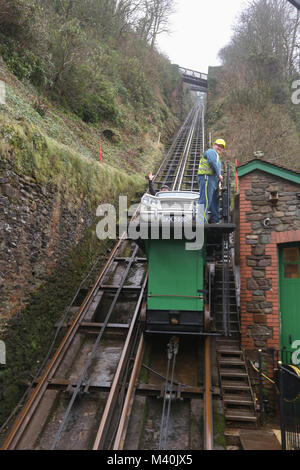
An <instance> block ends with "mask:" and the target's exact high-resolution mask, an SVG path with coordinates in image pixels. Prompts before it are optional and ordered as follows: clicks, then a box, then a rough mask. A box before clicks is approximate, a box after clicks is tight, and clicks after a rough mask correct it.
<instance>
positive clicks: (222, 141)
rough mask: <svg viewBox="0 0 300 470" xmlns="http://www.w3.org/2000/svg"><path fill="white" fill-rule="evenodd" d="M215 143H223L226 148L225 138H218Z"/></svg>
mask: <svg viewBox="0 0 300 470" xmlns="http://www.w3.org/2000/svg"><path fill="white" fill-rule="evenodd" d="M214 144H218V145H223V147H224V149H226V142H225V140H223V139H217V140H216V141H215V142H214Z"/></svg>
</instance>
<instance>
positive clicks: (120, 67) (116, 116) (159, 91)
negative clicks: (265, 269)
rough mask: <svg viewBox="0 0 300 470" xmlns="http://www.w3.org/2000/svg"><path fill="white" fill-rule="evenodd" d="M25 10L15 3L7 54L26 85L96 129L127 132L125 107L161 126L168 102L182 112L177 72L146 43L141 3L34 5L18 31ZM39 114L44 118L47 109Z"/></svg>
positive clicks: (8, 20) (8, 19) (104, 0)
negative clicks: (140, 27) (139, 21)
mask: <svg viewBox="0 0 300 470" xmlns="http://www.w3.org/2000/svg"><path fill="white" fill-rule="evenodd" d="M25 3H26V2H25V0H24V1H23V0H11V1H10V5H11V10H10V14H9V15H6V16H5V15H4V16H3V24H4V25H6V27H5V28H4V29H3V36H2V39H3V40H2V41H1V44H2V45H1V49H0V53H1V54H2V56H3V58H4V60H5V62H6V63H7V66H8V67H9V69H10V70H11V71H12V72H13V73H14V74H15V75H16V76H17V77H18V78H19V79H20V80H30V81H31V82H32V83H33V84H34V85H35V86H38V87H39V88H40V91H42V90H44V92H45V93H47V95H48V96H49V94H50V96H51V97H53V98H54V99H55V100H57V101H59V102H60V103H61V104H62V105H63V106H64V107H65V108H68V109H70V110H71V111H72V112H74V113H76V114H77V115H78V116H79V117H80V118H81V119H82V120H84V121H85V122H89V123H93V124H98V123H101V122H103V121H105V120H108V121H110V122H112V123H114V124H117V125H120V126H121V125H123V123H124V122H125V121H126V118H125V119H124V116H123V115H122V107H123V105H125V106H127V107H130V109H131V110H133V109H135V110H137V111H138V112H139V113H141V112H142V113H145V114H148V115H150V116H151V119H152V121H153V122H156V123H157V124H159V125H161V122H160V120H159V114H160V109H159V108H160V101H161V100H163V101H164V102H165V104H166V106H168V107H171V108H172V111H173V112H174V113H176V112H177V108H176V100H174V99H173V94H174V91H175V90H176V88H177V84H178V79H179V73H178V67H177V66H172V65H171V64H170V62H169V61H168V60H167V59H166V58H165V57H163V56H162V55H160V54H158V53H157V52H156V51H155V50H153V49H152V48H149V46H148V45H147V44H146V43H145V41H143V40H141V39H139V36H138V34H137V33H136V32H135V25H134V22H135V21H136V17H135V4H134V2H131V1H126V2H118V3H116V2H111V1H110V0H91V1H89V2H84V4H83V3H82V2H73V1H71V0H61V1H57V2H47V1H45V0H31V1H30V2H29V3H28V4H27V7H28V8H25V7H24V12H23V13H22V14H21V13H19V21H18V22H17V23H18V25H19V27H18V28H16V27H15V28H12V27H11V26H10V25H11V24H12V22H13V13H16V12H19V10H20V9H21V7H22V6H24V5H25ZM31 21H32V24H31ZM0 22H1V7H0ZM20 32H21V34H20ZM36 110H37V111H38V112H39V113H40V114H41V115H44V111H45V110H44V109H43V107H42V106H39V105H37V108H36Z"/></svg>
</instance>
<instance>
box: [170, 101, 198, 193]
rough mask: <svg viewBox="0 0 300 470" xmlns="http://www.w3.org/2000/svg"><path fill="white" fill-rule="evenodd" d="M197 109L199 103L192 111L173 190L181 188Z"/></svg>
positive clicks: (196, 117)
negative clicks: (191, 118) (192, 114)
mask: <svg viewBox="0 0 300 470" xmlns="http://www.w3.org/2000/svg"><path fill="white" fill-rule="evenodd" d="M199 109H200V107H199V105H197V106H195V111H194V116H193V120H192V123H191V127H190V129H189V132H188V136H187V139H186V143H185V147H184V150H183V152H182V157H181V160H180V162H179V165H178V172H177V176H176V178H175V180H174V183H173V188H172V189H173V191H174V190H179V189H180V188H181V185H182V180H183V175H184V171H185V168H186V164H187V161H188V155H189V153H190V149H191V144H192V138H193V135H194V132H195V128H196V123H197V119H198V113H199Z"/></svg>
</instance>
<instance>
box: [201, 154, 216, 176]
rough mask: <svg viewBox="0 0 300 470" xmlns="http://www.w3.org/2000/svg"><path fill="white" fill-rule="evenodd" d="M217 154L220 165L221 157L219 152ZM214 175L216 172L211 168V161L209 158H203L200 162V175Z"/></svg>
mask: <svg viewBox="0 0 300 470" xmlns="http://www.w3.org/2000/svg"><path fill="white" fill-rule="evenodd" d="M215 152H216V151H215ZM216 154H217V163H219V161H220V156H219V154H218V153H217V152H216ZM214 174H215V172H214V170H213V168H212V167H211V166H210V164H209V161H208V160H207V158H205V157H204V156H203V157H202V158H201V160H200V163H199V167H198V175H214Z"/></svg>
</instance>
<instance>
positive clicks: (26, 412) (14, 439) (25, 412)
mask: <svg viewBox="0 0 300 470" xmlns="http://www.w3.org/2000/svg"><path fill="white" fill-rule="evenodd" d="M124 238H125V233H124V234H123V235H122V237H121V238H120V240H119V241H118V243H117V244H116V245H115V247H114V249H113V251H112V252H111V254H110V256H109V259H108V260H107V262H106V263H105V265H104V267H103V269H102V271H101V273H100V275H99V277H98V279H97V280H96V282H95V284H94V286H93V288H92V289H91V291H90V292H89V294H88V295H87V297H86V299H85V300H84V302H83V304H82V306H81V307H80V309H79V311H78V314H77V315H76V317H75V319H74V320H73V322H72V324H71V326H70V328H69V329H68V331H67V332H66V335H65V337H64V338H63V340H62V342H61V343H60V345H59V347H58V349H57V351H56V352H55V354H54V356H53V358H52V359H51V361H50V362H49V364H48V366H47V367H46V369H45V371H44V373H43V375H42V377H41V379H40V381H39V383H38V384H37V386H36V387H35V389H34V390H33V392H32V394H31V396H30V397H29V399H28V401H27V403H26V404H25V406H24V408H23V409H22V411H21V412H20V414H19V416H18V417H17V420H16V421H15V423H14V425H13V427H12V429H11V431H10V433H9V435H8V437H7V438H6V440H5V442H4V444H3V446H2V448H1V449H2V450H8V449H14V448H16V446H17V444H18V442H19V440H20V438H21V436H22V435H23V433H24V431H25V429H26V427H27V425H28V424H29V422H30V419H31V417H32V415H33V414H34V412H35V410H36V408H37V406H38V404H39V402H40V400H41V399H42V397H43V395H44V393H45V392H46V390H47V386H48V383H49V382H50V381H51V379H52V378H53V376H54V374H55V372H56V370H57V369H58V367H59V365H60V364H61V362H62V360H63V358H64V356H65V354H66V352H67V350H68V348H69V345H70V343H71V342H72V341H73V338H74V337H75V335H76V333H77V330H78V329H79V327H80V321H81V319H83V318H84V316H85V315H86V312H87V310H88V308H89V306H90V304H91V302H92V301H93V299H94V297H95V296H96V294H97V292H98V290H99V284H100V282H101V279H102V278H103V276H104V275H105V274H106V273H107V271H108V269H109V268H110V266H111V263H112V262H113V258H114V256H115V253H116V252H117V250H118V249H119V247H120V245H121V243H122V241H123V240H124Z"/></svg>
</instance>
